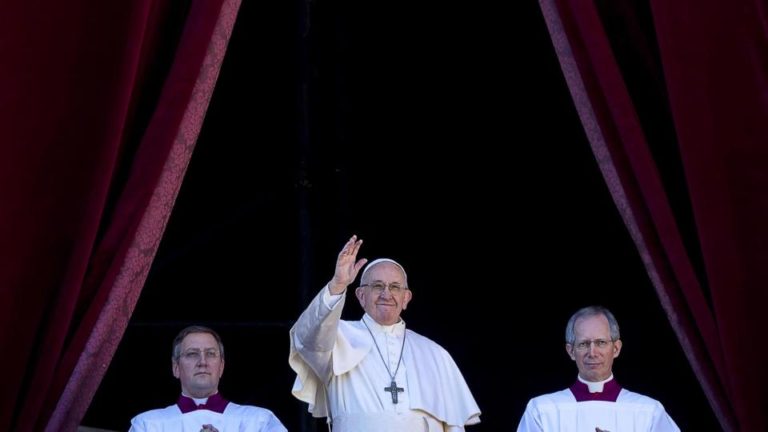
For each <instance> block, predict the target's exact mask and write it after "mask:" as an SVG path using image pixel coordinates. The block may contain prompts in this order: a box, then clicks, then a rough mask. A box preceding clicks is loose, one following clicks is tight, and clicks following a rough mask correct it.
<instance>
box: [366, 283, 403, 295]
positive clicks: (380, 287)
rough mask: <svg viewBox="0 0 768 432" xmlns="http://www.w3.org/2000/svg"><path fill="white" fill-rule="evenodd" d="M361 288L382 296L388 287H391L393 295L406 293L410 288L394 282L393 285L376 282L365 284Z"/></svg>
mask: <svg viewBox="0 0 768 432" xmlns="http://www.w3.org/2000/svg"><path fill="white" fill-rule="evenodd" d="M360 286H361V287H368V288H370V289H371V291H373V292H374V293H375V294H378V295H381V294H382V293H383V292H384V290H385V289H387V287H389V292H390V293H391V294H393V295H395V294H400V293H402V292H405V291H406V290H407V289H408V287H404V286H402V285H400V284H399V283H397V282H392V283H391V284H389V285H387V284H385V283H384V282H374V283H371V284H365V285H360Z"/></svg>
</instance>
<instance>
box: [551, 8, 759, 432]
mask: <svg viewBox="0 0 768 432" xmlns="http://www.w3.org/2000/svg"><path fill="white" fill-rule="evenodd" d="M639 5H640V3H638V2H631V1H627V0H623V1H618V2H585V1H575V0H557V1H556V0H540V6H541V9H542V12H543V14H544V17H545V19H546V21H547V25H548V27H549V30H550V34H551V36H552V40H553V44H554V46H555V48H556V50H557V54H558V58H559V59H560V63H561V67H562V69H563V72H564V75H565V77H566V81H567V83H568V86H569V89H570V91H571V94H572V96H573V99H574V102H575V105H576V108H577V111H578V113H579V116H580V118H581V120H582V123H583V125H584V128H585V130H586V132H587V136H588V138H589V141H590V143H591V146H592V148H593V151H594V153H595V157H596V159H597V161H598V165H599V167H600V169H601V171H602V173H603V177H604V178H605V180H606V183H607V185H608V188H609V190H610V191H611V194H612V196H613V198H614V201H615V203H616V205H617V207H618V208H619V211H620V213H621V215H622V217H623V219H624V221H625V223H626V225H627V227H628V230H629V232H630V234H631V236H632V238H633V240H634V242H635V244H636V246H637V248H638V251H639V253H640V256H641V258H642V260H643V262H644V264H645V266H646V269H647V270H648V274H649V277H650V280H651V281H652V283H653V285H654V287H655V288H656V291H657V293H658V295H659V299H660V301H661V304H662V306H663V308H664V310H665V311H666V313H667V316H668V317H669V320H670V323H671V324H672V327H673V329H674V331H675V332H676V335H677V337H678V340H679V341H680V343H681V345H682V346H683V348H684V350H685V352H686V355H687V356H688V359H689V361H690V363H691V366H692V368H693V370H694V373H695V374H696V376H697V378H698V379H699V381H700V383H701V385H702V388H703V389H704V392H705V394H706V396H707V398H708V400H709V401H710V404H711V405H712V407H713V410H714V412H715V415H716V416H717V417H718V419H719V421H720V423H721V426H722V427H723V429H724V430H727V431H731V430H744V431H753V430H768V419H767V418H766V412H768V409H767V408H768V397H766V395H765V392H764V391H763V389H764V388H765V387H766V386H767V385H768V374H766V372H765V364H768V349H766V348H765V345H764V344H760V343H759V342H757V341H759V338H760V336H761V335H762V328H763V327H764V326H763V325H762V324H761V322H760V313H761V311H762V309H763V308H764V307H765V306H766V305H768V294H767V293H768V290H766V289H765V288H764V284H765V280H766V277H767V276H768V266H766V264H767V263H766V258H768V241H766V240H768V228H766V226H765V223H764V221H765V220H766V217H768V195H767V194H766V190H768V174H766V172H768V170H766V168H767V167H768V147H766V145H765V144H766V143H768V128H766V127H765V126H764V123H765V122H764V120H765V119H766V118H768V97H766V95H768V83H767V82H766V77H768V74H766V72H767V71H766V67H768V49H766V46H765V45H766V40H767V39H766V32H765V29H766V26H765V25H764V23H763V20H764V18H765V14H763V13H762V12H763V11H762V6H761V4H760V3H758V2H752V1H738V2H737V3H735V4H729V5H728V6H727V7H724V6H723V5H722V4H715V2H711V1H704V2H700V1H697V2H692V1H687V0H686V1H680V2H671V3H670V2H663V1H652V2H651V3H650V10H649V25H648V26H647V27H642V26H637V27H633V28H630V29H627V28H626V26H624V28H623V29H622V30H621V31H622V32H624V33H625V35H624V36H626V35H627V34H628V35H630V37H623V38H621V40H619V39H620V37H619V35H617V31H608V30H606V29H611V28H616V25H615V24H616V23H615V22H614V23H611V22H610V21H611V20H612V19H616V18H617V17H618V18H619V19H622V20H623V22H639V21H641V20H640V19H639V17H638V16H637V15H638V14H639V13H640V12H639V10H640V6H639ZM633 32H634V34H633ZM633 36H634V37H633ZM649 39H650V40H653V41H654V43H655V44H657V46H655V47H654V48H655V49H657V50H658V56H657V57H654V56H647V55H644V54H645V53H646V50H644V49H643V47H642V46H639V44H638V41H640V40H649ZM630 57H634V58H635V62H634V63H632V62H629V61H627V60H626V59H627V58H630ZM638 59H639V60H638ZM654 62H658V64H648V63H654ZM643 63H645V65H646V66H647V67H648V68H649V69H658V70H659V71H661V75H662V76H663V80H661V81H660V82H658V83H654V82H653V80H645V81H643V82H640V81H639V80H638V79H637V77H636V75H637V70H636V69H637V65H642V64H643ZM630 65H634V66H630ZM648 92H652V93H655V95H656V96H657V98H656V99H655V100H656V102H655V104H647V103H645V102H647V100H645V99H644V95H643V94H644V93H648ZM654 110H655V111H656V112H653V111H654ZM658 112H668V113H669V118H668V121H669V122H670V130H672V131H674V137H673V139H672V140H671V141H670V142H661V141H662V140H660V139H658V136H657V135H656V134H655V132H654V129H655V128H658V127H659V123H661V122H664V121H666V120H664V119H663V116H660V115H658ZM649 137H650V138H649ZM672 146H674V147H676V148H674V149H671V148H670V147H672ZM671 150H673V151H671ZM670 154H676V155H677V154H679V160H675V158H673V157H669V155H670ZM670 173H671V174H670ZM681 191H682V192H681ZM682 201H684V202H682ZM681 208H689V209H690V215H687V214H686V212H685V211H683V210H681ZM689 228H692V229H689ZM687 232H691V233H693V234H692V236H690V235H687ZM698 263H701V266H702V267H703V269H701V271H699V269H697V266H698Z"/></svg>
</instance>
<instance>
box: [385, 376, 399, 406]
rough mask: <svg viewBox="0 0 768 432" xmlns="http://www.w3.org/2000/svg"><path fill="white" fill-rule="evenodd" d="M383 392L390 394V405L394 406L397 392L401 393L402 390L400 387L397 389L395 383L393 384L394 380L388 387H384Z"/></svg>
mask: <svg viewBox="0 0 768 432" xmlns="http://www.w3.org/2000/svg"><path fill="white" fill-rule="evenodd" d="M384 391H388V392H390V393H392V403H393V404H396V403H397V392H402V391H403V388H402V387H398V386H397V383H396V382H395V380H392V384H390V385H389V387H384Z"/></svg>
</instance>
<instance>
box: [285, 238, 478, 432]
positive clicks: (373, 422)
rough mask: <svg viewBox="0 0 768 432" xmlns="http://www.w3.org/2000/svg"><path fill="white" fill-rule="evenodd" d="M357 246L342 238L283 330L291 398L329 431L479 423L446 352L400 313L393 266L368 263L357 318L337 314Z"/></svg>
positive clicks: (404, 430)
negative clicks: (331, 264) (313, 290)
mask: <svg viewBox="0 0 768 432" xmlns="http://www.w3.org/2000/svg"><path fill="white" fill-rule="evenodd" d="M361 245H362V240H358V239H357V237H356V236H352V238H350V239H349V241H347V243H346V244H345V245H344V247H343V248H342V250H341V252H340V253H339V256H338V258H337V260H336V270H335V272H334V275H333V279H331V281H330V282H328V284H327V285H326V286H325V287H323V289H322V290H321V291H320V293H319V294H318V295H317V296H316V297H315V299H314V300H312V303H311V304H310V305H309V307H307V309H306V310H305V311H304V312H303V313H302V314H301V316H300V317H299V319H298V321H297V322H296V324H295V325H294V326H293V328H292V329H291V332H290V336H291V354H290V359H289V363H290V365H291V368H293V370H294V371H295V372H296V375H297V377H296V382H295V383H294V386H293V395H294V396H296V397H297V398H298V399H300V400H302V401H304V402H307V403H308V404H309V412H311V413H312V415H313V416H314V417H328V421H329V424H332V428H333V431H334V432H361V431H365V432H384V431H398V432H412V431H413V432H415V431H430V432H432V431H440V432H444V431H445V432H447V431H451V432H454V431H462V430H464V426H465V425H471V424H475V423H479V422H480V409H479V408H478V406H477V404H476V403H475V400H474V398H473V397H472V394H471V393H470V391H469V388H468V387H467V384H466V382H465V381H464V377H463V376H462V375H461V372H460V371H459V369H458V367H457V366H456V363H455V362H454V361H453V359H452V358H451V356H450V354H448V352H447V351H446V350H445V349H443V348H442V347H441V346H439V345H438V344H436V343H435V342H433V341H431V340H429V339H427V338H426V337H424V336H421V335H419V334H418V333H416V332H414V331H412V330H410V329H406V328H405V321H403V320H402V319H401V318H400V313H401V312H402V310H404V309H405V308H406V307H407V306H408V302H409V301H410V300H411V298H412V296H413V294H412V292H411V290H410V289H409V288H408V278H407V275H406V273H405V270H404V269H403V267H402V266H401V265H400V264H398V263H397V262H395V261H393V260H390V259H386V258H383V259H378V260H375V261H372V262H371V263H370V264H368V266H367V267H365V270H363V274H362V276H361V277H360V283H361V284H360V286H359V287H358V288H357V289H356V290H355V296H356V297H357V299H358V300H359V302H360V305H361V306H362V307H363V309H364V310H365V314H364V316H363V318H362V319H361V320H360V321H344V320H341V319H340V318H341V311H342V308H343V307H344V302H345V294H346V290H347V286H349V285H350V284H352V283H353V282H354V280H355V279H356V277H357V274H358V272H359V271H360V269H361V268H362V267H363V266H364V265H365V264H366V262H367V260H366V259H364V258H363V259H360V260H359V261H358V260H357V252H358V250H359V249H360V246H361Z"/></svg>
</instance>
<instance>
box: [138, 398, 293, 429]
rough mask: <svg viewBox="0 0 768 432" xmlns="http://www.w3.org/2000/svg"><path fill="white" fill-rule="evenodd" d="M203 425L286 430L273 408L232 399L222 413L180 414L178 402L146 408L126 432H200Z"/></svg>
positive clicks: (200, 411)
mask: <svg viewBox="0 0 768 432" xmlns="http://www.w3.org/2000/svg"><path fill="white" fill-rule="evenodd" d="M206 424H210V425H213V427H215V428H216V429H218V430H219V432H287V429H286V428H285V427H284V426H283V424H282V423H280V420H278V419H277V417H276V416H275V415H274V414H272V411H270V410H268V409H265V408H259V407H256V406H250V405H238V404H235V403H232V402H229V403H228V404H227V407H226V408H225V409H224V412H222V413H218V412H215V411H210V410H207V409H200V410H196V411H191V412H187V413H182V412H181V409H179V406H178V405H171V406H169V407H167V408H161V409H155V410H150V411H146V412H143V413H141V414H139V415H137V416H136V417H134V418H133V419H132V420H131V429H130V431H129V432H200V429H202V427H203V425H206Z"/></svg>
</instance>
